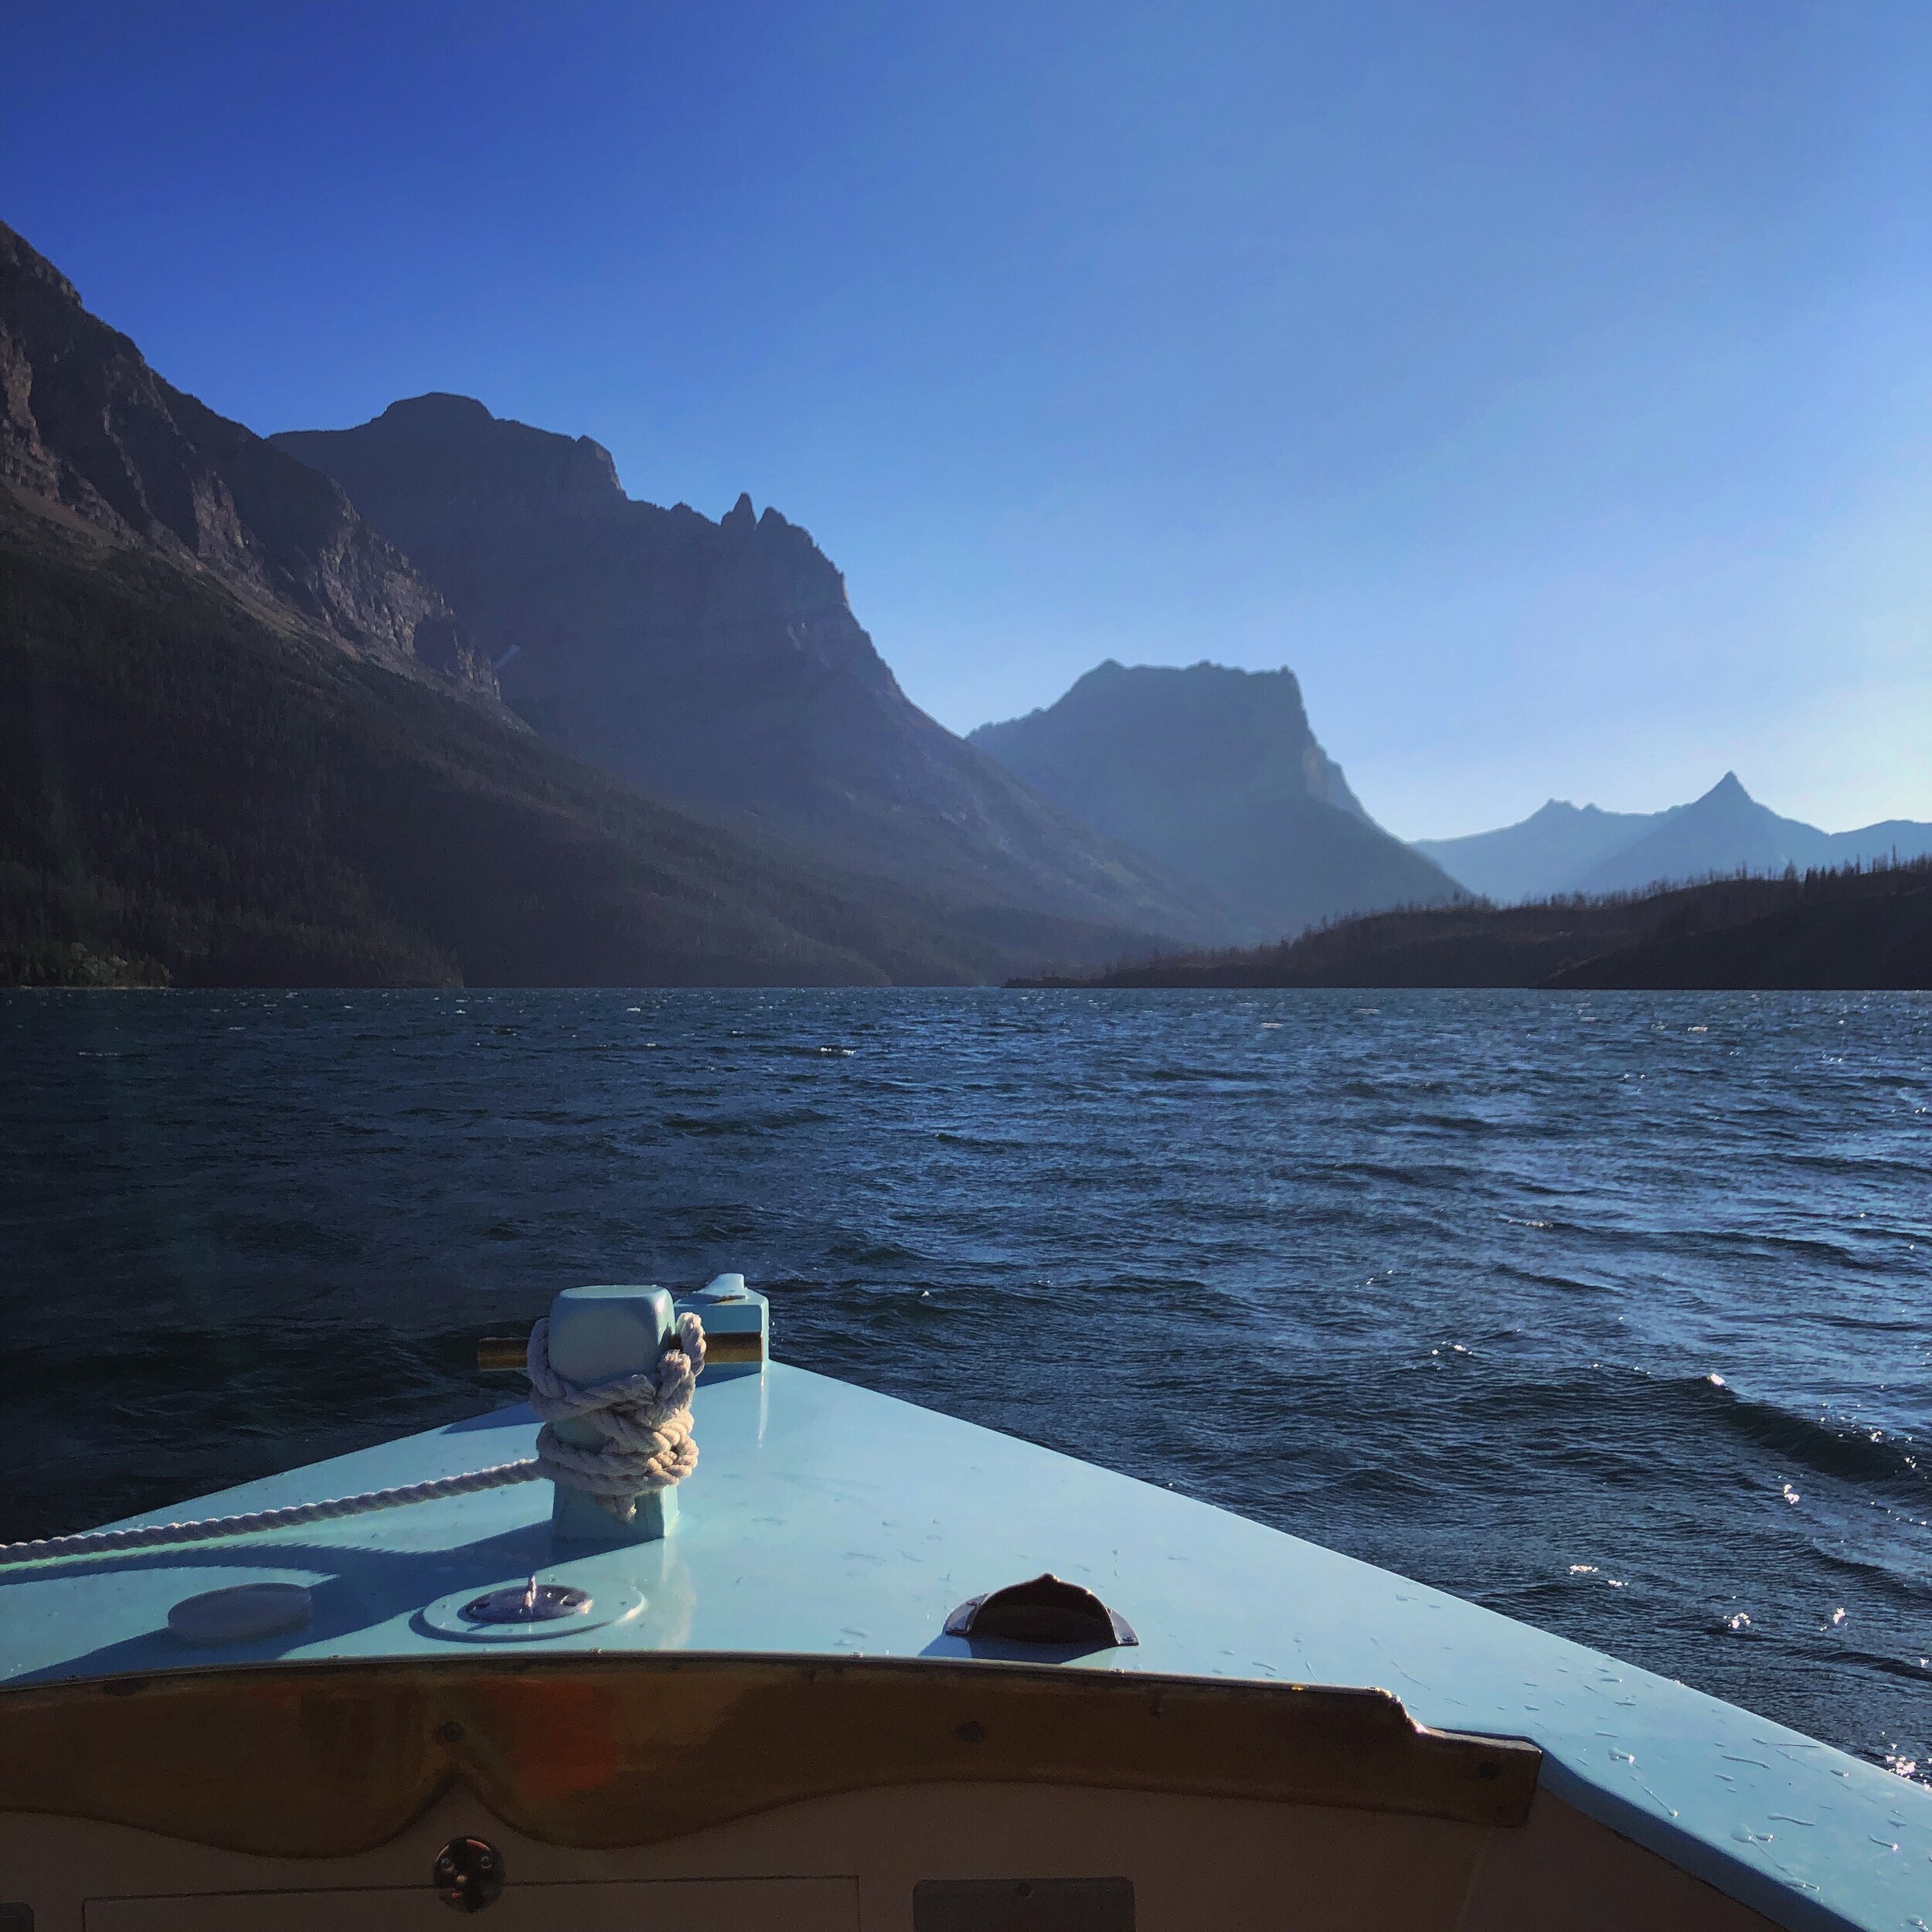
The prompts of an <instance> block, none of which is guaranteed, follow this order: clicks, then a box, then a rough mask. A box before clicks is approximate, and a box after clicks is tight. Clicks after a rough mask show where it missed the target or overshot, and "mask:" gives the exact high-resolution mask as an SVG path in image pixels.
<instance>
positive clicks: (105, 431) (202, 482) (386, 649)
mask: <svg viewBox="0 0 1932 1932" xmlns="http://www.w3.org/2000/svg"><path fill="white" fill-rule="evenodd" d="M0 482H4V483H5V484H6V485H9V487H10V488H11V489H12V492H14V494H15V495H16V497H18V498H19V499H20V500H21V501H22V502H24V503H26V504H28V505H31V506H34V507H36V508H38V509H42V510H45V511H49V512H53V513H55V514H57V515H63V516H64V517H66V519H70V520H71V521H72V522H74V523H76V524H77V525H79V526H83V527H84V528H86V529H90V530H91V531H93V532H95V533H96V534H97V536H100V538H102V539H105V540H107V542H109V543H121V544H128V543H138V544H141V545H144V546H150V547H151V548H153V549H156V550H158V551H160V552H161V553H163V554H164V555H165V556H168V557H169V558H171V559H172V560H173V561H174V562H175V563H177V564H179V565H180V566H183V567H185V568H187V569H189V570H200V571H206V572H207V573H209V575H211V576H213V577H216V578H218V579H219V580H221V581H222V582H223V583H225V584H226V585H227V586H228V587H230V589H232V590H235V591H236V592H237V593H239V594H241V595H243V597H247V598H248V599H249V600H251V601H252V602H253V603H255V604H257V605H259V606H260V607H263V608H264V609H265V610H267V611H270V612H272V613H278V614H283V615H285V616H287V617H294V618H295V619H298V620H299V621H302V622H304V623H308V624H317V625H319V626H320V627H321V628H323V629H324V630H325V631H328V633H329V634H332V636H333V637H335V638H336V639H337V640H338V641H339V643H340V644H341V645H342V647H343V648H345V649H346V650H349V651H352V652H355V654H357V655H361V656H365V657H367V658H371V659H372V660H374V661H376V662H380V663H383V664H385V665H388V666H389V667H390V668H394V669H399V670H402V671H404V672H407V673H410V674H411V675H414V674H417V673H418V672H430V673H432V674H434V675H437V676H439V677H441V678H443V679H447V681H448V682H449V683H450V684H451V686H452V687H453V688H454V689H457V690H459V691H461V692H464V693H465V694H467V695H469V696H474V697H478V698H481V699H485V700H494V699H495V696H496V682H495V676H494V675H493V674H492V672H491V670H490V667H489V665H488V661H487V660H486V659H485V658H483V657H482V656H481V654H479V653H478V651H477V650H476V648H475V647H474V645H473V644H472V643H471V641H470V639H469V638H468V636H467V634H465V633H464V631H463V628H462V627H461V625H460V624H458V623H457V621H456V619H455V617H454V615H453V614H452V613H451V610H450V607H449V605H448V604H447V601H446V600H444V597H443V596H442V594H441V593H440V592H439V591H438V590H436V589H435V588H434V587H433V586H432V585H430V584H429V583H427V582H425V581H424V580H423V578H422V577H421V576H420V574H419V573H417V570H415V569H414V567H413V566H412V565H411V563H410V561H409V560H408V559H407V558H406V556H403V553H401V551H400V550H399V549H397V548H396V546H395V544H394V543H392V542H390V541H389V539H387V538H386V537H384V536H381V535H380V534H379V533H378V532H376V531H375V530H373V529H371V528H370V527H369V525H368V524H367V523H366V522H365V521H364V520H363V519H362V517H361V516H360V515H359V514H358V512H356V510H355V507H354V505H352V504H351V503H350V502H349V499H348V498H347V497H346V496H345V495H344V494H343V493H342V491H341V490H340V489H339V488H337V487H336V486H335V485H333V484H332V483H331V482H330V481H328V478H325V477H324V476H321V475H320V474H318V473H317V472H316V471H314V470H312V469H311V468H308V466H307V465H306V464H302V463H300V462H298V461H295V460H294V459H293V458H291V457H290V456H288V455H287V454H286V453H285V452H284V451H281V450H277V449H276V448H274V447H273V446H272V445H271V444H269V443H268V442H267V440H264V438H263V437H259V436H257V435H256V434H254V433H253V431H252V430H248V429H245V428H244V427H243V426H242V425H241V424H240V423H234V422H230V420H228V419H227V418H226V417H222V416H218V415H216V413H215V412H214V411H213V410H211V409H209V408H208V407H207V406H206V405H205V404H204V403H201V402H199V401H198V400H196V398H195V397H193V396H189V395H187V394H185V393H184V392H182V390H180V389H176V388H175V387H174V386H173V385H172V383H167V382H165V381H164V380H163V379H162V378H161V377H160V376H158V375H156V374H155V372H154V370H153V369H151V368H149V367H148V363H147V361H146V359H145V358H144V357H143V356H142V355H141V352H140V350H139V349H137V348H136V347H135V346H134V343H133V342H131V341H129V339H128V338H127V337H126V336H125V335H122V334H121V333H120V332H119V331H117V330H116V329H113V328H109V327H108V326H107V324H106V323H104V322H103V321H100V320H99V319H98V318H97V317H95V316H94V315H91V314H90V312H89V311H87V308H85V307H84V306H83V304H82V302H81V300H80V294H79V293H78V292H77V291H76V289H75V288H74V286H73V284H72V283H71V282H70V281H68V280H67V278H66V277H65V276H64V275H63V274H61V273H60V270H58V269H57V268H56V267H54V266H53V264H52V263H51V262H49V260H47V259H46V257H44V256H43V255H41V254H39V253H37V252H36V250H34V249H32V247H29V245H28V244H27V243H26V241H25V240H22V237H21V236H19V235H18V234H16V233H15V232H14V230H12V229H11V228H9V227H7V226H5V225H4V224H3V223H0Z"/></svg>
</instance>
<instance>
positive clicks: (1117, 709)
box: [971, 659, 1459, 936]
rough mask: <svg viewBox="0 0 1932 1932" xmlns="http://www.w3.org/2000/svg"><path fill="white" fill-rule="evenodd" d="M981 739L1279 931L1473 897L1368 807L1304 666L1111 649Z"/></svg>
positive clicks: (1073, 805)
mask: <svg viewBox="0 0 1932 1932" xmlns="http://www.w3.org/2000/svg"><path fill="white" fill-rule="evenodd" d="M971 742H972V743H974V744H975V745H977V746H978V747H980V748H981V750H985V751H986V752H988V753H991V754H992V756H993V757H995V758H997V759H998V760H1000V762H1001V763H1002V764H1005V765H1006V766H1007V767H1009V768H1010V769H1011V770H1012V771H1013V772H1015V774H1017V775H1018V776H1019V777H1022V778H1024V779H1025V780H1026V781H1027V782H1028V783H1029V784H1033V785H1037V786H1038V787H1039V789H1040V790H1041V791H1043V792H1045V793H1046V794H1047V796H1048V797H1049V798H1053V799H1056V800H1057V801H1059V802H1060V804H1063V805H1064V806H1066V808H1067V809H1068V810H1069V811H1073V812H1077V813H1078V814H1079V815H1080V816H1081V817H1082V818H1086V819H1088V820H1090V821H1091V822H1092V823H1094V825H1098V826H1100V828H1101V829H1102V830H1104V831H1106V832H1111V833H1112V834H1113V835H1114V836H1115V837H1116V838H1123V839H1125V840H1127V841H1128V842H1129V843H1131V844H1132V845H1138V846H1139V847H1140V848H1141V849H1142V850H1143V851H1145V852H1151V853H1152V854H1153V855H1155V858H1157V859H1161V860H1162V861H1163V862H1165V863H1166V864H1167V865H1168V866H1172V867H1173V868H1174V869H1175V871H1177V872H1181V873H1182V874H1183V875H1184V876H1186V877H1189V878H1190V879H1194V880H1195V881H1196V882H1197V883H1199V884H1200V885H1202V886H1205V887H1206V888H1208V889H1209V890H1212V891H1214V892H1216V893H1221V894H1223V895H1224V896H1226V897H1227V898H1229V899H1230V900H1233V901H1235V902H1236V903H1238V904H1239V906H1240V907H1241V908H1242V910H1243V913H1244V914H1245V916H1246V918H1247V923H1249V924H1250V927H1252V928H1253V929H1254V930H1258V931H1260V932H1264V933H1266V934H1269V935H1270V936H1275V935H1278V934H1286V933H1295V932H1299V931H1301V930H1302V929H1303V928H1304V927H1308V926H1311V925H1313V924H1315V923H1318V922H1319V921H1320V920H1325V919H1330V918H1335V917H1338V916H1340V915H1342V914H1343V913H1351V912H1362V911H1368V910H1373V909H1375V908H1376V907H1379V906H1395V905H1438V904H1441V903H1445V902H1447V901H1448V900H1454V899H1455V898H1457V897H1458V896H1459V892H1458V887H1457V886H1456V885H1455V883H1454V881H1453V880H1451V879H1449V878H1448V877H1447V875H1446V874H1444V872H1442V871H1441V870H1440V869H1439V868H1438V867H1437V866H1435V865H1434V863H1433V862H1431V861H1430V860H1429V859H1426V858H1423V856H1422V855H1420V854H1419V853H1417V852H1413V851H1412V850H1411V849H1410V848H1409V847H1408V846H1406V845H1403V843H1402V842H1401V841H1400V839H1396V838H1391V837H1390V836H1389V834H1388V833H1387V832H1384V831H1383V829H1382V828H1381V827H1380V826H1379V825H1376V823H1375V822H1374V821H1372V819H1371V818H1369V815H1368V814H1367V813H1366V812H1365V811H1363V810H1362V806H1361V804H1360V803H1359V801H1357V799H1356V798H1355V794H1353V793H1352V791H1350V790H1349V786H1348V781H1346V780H1345V778H1344V777H1342V770H1341V767H1339V766H1338V765H1337V764H1335V762H1334V760H1332V759H1331V758H1330V757H1328V754H1327V753H1325V752H1324V751H1323V750H1322V749H1321V746H1320V745H1319V744H1318V743H1317V742H1316V740H1315V733H1313V732H1312V731H1311V730H1310V729H1309V726H1308V713H1307V712H1306V710H1305V709H1304V707H1303V705H1302V702H1301V685H1299V683H1298V682H1297V681H1296V679H1295V677H1294V673H1293V672H1289V671H1266V672H1251V671H1237V670H1231V669H1229V668H1226V667H1225V666H1223V665H1214V664H1206V663H1203V664H1197V665H1193V666H1192V667H1191V668H1188V669H1185V670H1177V669H1172V668H1166V667H1157V666H1152V665H1139V666H1136V667H1134V668H1128V667H1126V666H1124V665H1119V664H1116V663H1114V662H1113V661H1112V660H1111V659H1110V660H1108V662H1106V663H1104V664H1103V665H1100V666H1099V667H1098V668H1097V669H1095V670H1093V671H1090V672H1088V673H1087V675H1086V676H1085V677H1083V678H1082V679H1080V681H1079V682H1078V683H1077V684H1076V685H1074V686H1073V689H1071V690H1070V691H1069V692H1067V693H1066V696H1064V697H1063V698H1062V699H1060V701H1059V702H1057V703H1056V704H1054V705H1052V706H1049V707H1048V708H1047V709H1045V710H1043V711H1036V712H1032V713H1029V715H1028V716H1026V717H1024V718H1015V719H1011V720H1009V722H1007V723H1003V724H989V725H982V726H981V727H980V728H979V729H978V730H977V731H975V732H974V733H972V736H971Z"/></svg>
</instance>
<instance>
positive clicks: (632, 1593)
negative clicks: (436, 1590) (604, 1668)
mask: <svg viewBox="0 0 1932 1932" xmlns="http://www.w3.org/2000/svg"><path fill="white" fill-rule="evenodd" d="M539 1581H540V1582H554V1581H556V1579H555V1578H551V1577H544V1578H539ZM523 1582H524V1579H523V1578H522V1577H505V1578H504V1579H503V1580H502V1581H501V1582H500V1583H472V1584H471V1586H470V1587H469V1588H468V1589H467V1590H454V1591H452V1592H451V1594H449V1595H448V1596H447V1597H437V1600H436V1601H435V1602H434V1603H433V1604H430V1605H429V1606H428V1607H427V1609H423V1610H419V1611H417V1613H416V1620H417V1624H418V1625H419V1626H420V1628H422V1629H423V1631H425V1632H427V1634H429V1635H430V1636H432V1637H447V1638H449V1639H450V1640H451V1641H452V1642H454V1643H459V1644H547V1643H555V1642H556V1641H559V1640H560V1639H561V1638H568V1637H574V1636H575V1635H576V1634H577V1633H578V1632H579V1631H586V1630H607V1629H609V1628H610V1627H611V1625H612V1624H622V1623H627V1622H628V1621H630V1619H631V1617H634V1616H636V1614H638V1611H641V1609H643V1607H644V1604H645V1597H644V1592H643V1591H642V1590H633V1589H632V1588H631V1586H630V1585H629V1584H628V1583H614V1582H611V1581H609V1580H604V1579H600V1580H598V1582H597V1584H596V1585H595V1586H594V1587H592V1588H591V1590H590V1608H589V1609H588V1610H583V1611H577V1613H576V1614H574V1615H573V1616H569V1617H549V1618H546V1619H543V1620H541V1621H537V1622H534V1623H528V1624H485V1623H479V1622H478V1621H477V1620H476V1619H475V1618H474V1617H466V1616H464V1614H463V1613H464V1611H465V1610H466V1609H467V1608H468V1607H469V1606H470V1605H471V1604H474V1602H475V1601H476V1600H477V1599H478V1597H487V1596H489V1595H490V1594H492V1593H493V1592H495V1591H497V1590H516V1589H519V1588H520V1587H522V1583H523Z"/></svg>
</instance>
